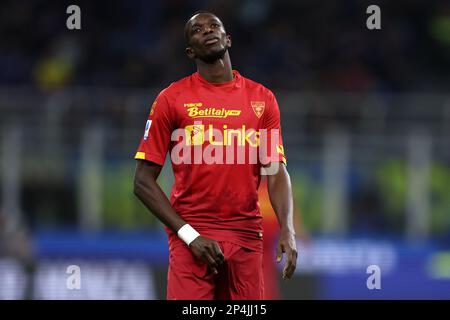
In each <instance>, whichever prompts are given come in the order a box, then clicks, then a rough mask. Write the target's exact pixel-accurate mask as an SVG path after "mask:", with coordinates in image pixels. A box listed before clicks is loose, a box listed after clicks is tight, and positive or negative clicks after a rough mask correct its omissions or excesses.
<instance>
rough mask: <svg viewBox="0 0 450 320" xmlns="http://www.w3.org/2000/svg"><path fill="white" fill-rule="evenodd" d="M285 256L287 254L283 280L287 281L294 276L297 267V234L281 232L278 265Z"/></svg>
mask: <svg viewBox="0 0 450 320" xmlns="http://www.w3.org/2000/svg"><path fill="white" fill-rule="evenodd" d="M283 254H285V258H286V261H285V264H284V268H283V274H282V276H283V279H285V280H287V279H290V278H291V277H292V275H293V274H294V271H295V268H296V267H297V243H296V241H295V234H293V233H292V232H288V231H286V232H283V231H282V232H281V235H280V241H279V242H278V246H277V263H280V262H281V260H282V258H283Z"/></svg>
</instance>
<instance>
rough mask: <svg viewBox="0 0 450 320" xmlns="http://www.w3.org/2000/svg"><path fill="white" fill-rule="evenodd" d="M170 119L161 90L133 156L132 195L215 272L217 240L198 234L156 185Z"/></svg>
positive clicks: (220, 257)
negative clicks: (134, 162) (135, 161)
mask: <svg viewBox="0 0 450 320" xmlns="http://www.w3.org/2000/svg"><path fill="white" fill-rule="evenodd" d="M173 123H174V121H173V116H172V115H171V113H170V109H169V103H168V100H167V97H166V96H165V94H164V91H163V92H161V94H159V96H158V98H157V99H156V101H155V103H154V104H153V106H152V111H151V112H150V116H149V118H148V120H147V124H146V127H145V133H144V137H143V138H142V140H141V143H140V145H139V148H138V152H137V153H136V156H135V159H136V160H137V164H136V170H135V175H134V193H135V195H136V196H137V197H138V198H139V199H140V200H141V201H142V203H143V204H144V205H145V206H146V207H147V208H148V209H149V210H150V211H151V212H152V213H153V214H154V215H155V216H156V217H157V218H158V219H159V220H160V221H161V222H162V223H164V224H165V225H166V226H167V227H168V228H170V229H171V230H172V231H173V232H174V233H175V234H177V235H178V236H179V237H180V238H181V239H182V240H183V241H184V242H185V243H186V244H187V245H188V246H189V248H190V249H191V251H192V253H193V254H194V256H195V257H197V258H200V259H202V260H203V261H205V262H206V263H207V264H208V265H209V267H210V269H211V270H212V271H213V272H214V273H217V267H218V266H219V265H220V264H221V263H223V261H224V257H223V254H222V252H221V250H220V247H219V245H218V244H217V242H216V241H214V240H212V239H208V238H205V237H202V236H201V235H199V234H198V233H197V232H196V231H195V230H193V229H192V227H190V226H189V225H188V224H187V223H186V221H184V220H183V219H182V218H181V216H180V215H179V214H178V213H177V212H176V211H175V210H174V209H173V207H172V205H171V204H170V201H169V199H168V198H167V196H166V195H165V193H164V192H163V191H162V189H161V188H160V186H159V185H158V183H157V182H156V180H157V178H158V176H159V174H160V172H161V169H162V166H163V165H164V160H165V156H166V154H167V152H168V149H169V145H170V140H171V134H172V131H173V126H172V124H173Z"/></svg>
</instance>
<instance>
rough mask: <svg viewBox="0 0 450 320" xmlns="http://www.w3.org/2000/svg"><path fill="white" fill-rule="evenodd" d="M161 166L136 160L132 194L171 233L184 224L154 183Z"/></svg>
mask: <svg viewBox="0 0 450 320" xmlns="http://www.w3.org/2000/svg"><path fill="white" fill-rule="evenodd" d="M161 169H162V166H160V165H157V164H154V163H151V162H147V161H142V160H138V161H137V165H136V171H135V174H134V194H135V195H136V196H137V197H138V198H139V200H141V201H142V203H143V204H144V205H145V206H146V207H147V208H148V209H149V210H150V211H151V212H152V213H153V214H154V215H155V216H156V217H157V218H158V219H159V220H160V221H161V222H162V223H164V224H165V225H166V226H167V227H169V228H170V229H172V231H173V232H175V233H177V231H178V230H179V229H180V228H181V227H182V226H183V225H185V224H186V221H184V220H183V219H182V218H181V217H180V216H179V215H178V214H177V213H176V212H175V210H173V208H172V206H171V204H170V202H169V199H168V198H167V196H166V195H165V193H164V192H163V191H162V190H161V188H160V186H159V185H158V183H157V182H156V179H158V176H159V174H160V173H161Z"/></svg>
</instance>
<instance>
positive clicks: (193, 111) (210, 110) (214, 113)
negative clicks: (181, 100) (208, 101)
mask: <svg viewBox="0 0 450 320" xmlns="http://www.w3.org/2000/svg"><path fill="white" fill-rule="evenodd" d="M184 107H185V108H186V110H187V112H188V117H191V118H228V117H232V116H234V117H237V116H239V115H240V114H241V110H237V109H226V108H216V107H207V108H206V107H203V103H201V102H193V103H185V104H184Z"/></svg>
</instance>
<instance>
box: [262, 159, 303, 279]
mask: <svg viewBox="0 0 450 320" xmlns="http://www.w3.org/2000/svg"><path fill="white" fill-rule="evenodd" d="M276 166H278V170H272V169H274V168H276ZM269 170H270V171H273V174H269V175H268V176H267V186H268V192H269V197H270V202H271V204H272V207H273V209H274V211H275V213H276V215H277V218H278V223H279V224H280V240H279V242H278V246H277V262H280V261H281V258H282V255H283V253H285V255H286V262H285V266H284V269H283V279H289V278H291V277H292V275H293V273H294V271H295V268H296V266H297V244H296V240H295V229H294V219H293V207H294V205H293V200H292V188H291V179H290V177H289V173H288V172H287V170H286V167H285V166H284V165H283V164H280V163H278V162H277V163H272V164H271V165H270V167H269Z"/></svg>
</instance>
